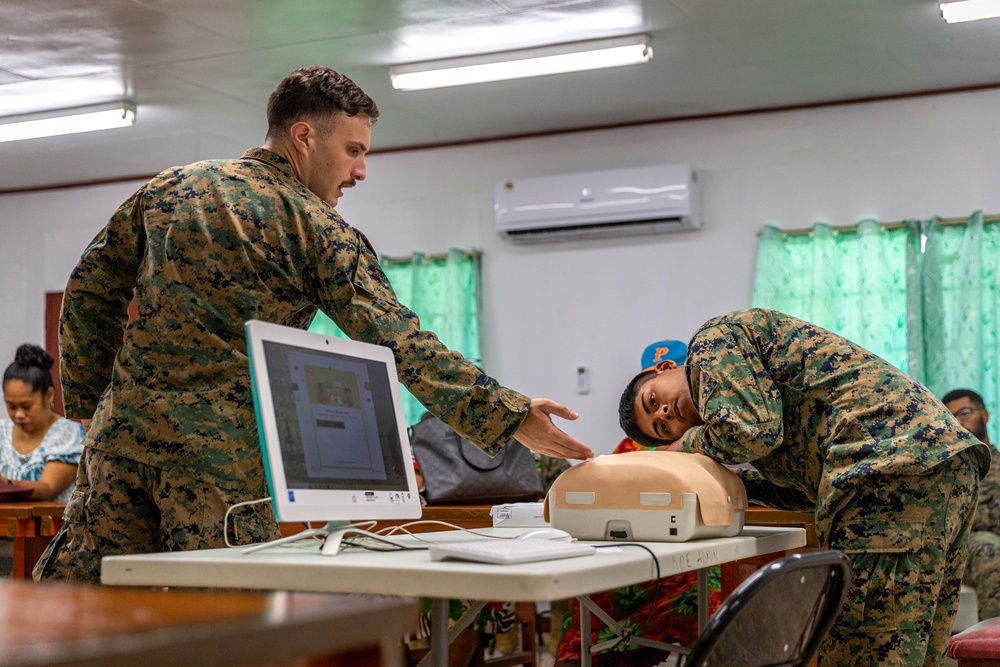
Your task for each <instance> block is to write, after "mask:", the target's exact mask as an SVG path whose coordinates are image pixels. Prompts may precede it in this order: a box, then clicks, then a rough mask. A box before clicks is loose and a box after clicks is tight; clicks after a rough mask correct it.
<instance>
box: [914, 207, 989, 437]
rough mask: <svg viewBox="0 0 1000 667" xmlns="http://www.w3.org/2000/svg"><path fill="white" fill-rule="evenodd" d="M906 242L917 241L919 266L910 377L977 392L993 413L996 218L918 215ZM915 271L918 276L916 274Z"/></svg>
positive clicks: (940, 391)
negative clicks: (945, 219)
mask: <svg viewBox="0 0 1000 667" xmlns="http://www.w3.org/2000/svg"><path fill="white" fill-rule="evenodd" d="M914 226H915V227H916V226H919V242H918V241H917V240H916V237H917V233H916V232H915V233H914V234H913V236H914V239H913V240H912V242H911V245H912V246H914V248H915V246H917V244H918V243H919V245H920V246H922V248H923V252H922V253H917V252H916V250H915V249H911V255H919V258H920V261H919V264H918V262H917V261H916V260H915V259H914V260H911V262H912V263H913V264H916V265H917V266H918V267H919V268H918V269H917V270H914V271H913V272H912V273H913V274H914V277H913V279H912V281H911V282H912V286H911V289H912V290H913V291H914V292H915V294H916V295H917V296H918V297H919V305H917V304H915V305H914V308H913V311H914V312H913V315H912V318H911V319H912V321H913V322H914V329H917V328H918V327H919V329H920V336H919V338H916V337H914V339H913V340H911V346H910V356H911V359H913V360H914V362H915V363H914V366H915V370H916V371H917V372H915V373H913V377H914V378H916V379H917V380H919V381H920V382H922V383H923V384H924V385H926V386H927V388H928V389H930V390H931V391H932V392H934V393H935V394H936V395H938V396H942V395H944V394H945V393H947V392H948V391H950V390H952V389H956V388H965V389H972V390H974V391H977V392H979V394H980V395H982V397H983V401H984V402H985V403H986V407H987V409H990V408H992V409H993V413H994V414H995V415H997V416H998V417H1000V387H998V377H997V375H998V374H997V361H998V358H1000V339H998V336H997V323H998V318H1000V302H998V294H1000V284H998V283H1000V275H998V269H1000V225H997V224H984V222H983V214H982V211H977V212H976V213H974V214H973V215H972V216H971V217H970V218H969V220H968V222H967V223H966V224H964V225H954V224H951V225H946V224H941V223H940V220H938V219H937V218H932V219H931V220H926V221H922V222H920V223H917V224H915V225H914ZM918 277H919V279H918ZM998 422H1000V419H993V420H991V421H990V422H989V423H988V430H989V435H990V440H991V441H992V442H1000V439H998V438H997V427H998Z"/></svg>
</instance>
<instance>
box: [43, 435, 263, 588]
mask: <svg viewBox="0 0 1000 667" xmlns="http://www.w3.org/2000/svg"><path fill="white" fill-rule="evenodd" d="M256 499H257V498H256V497H255V496H252V495H248V494H245V493H241V492H238V491H227V490H225V489H220V488H219V487H217V486H214V485H212V484H206V483H204V482H198V481H195V480H192V479H190V478H189V477H186V476H184V475H178V474H174V473H170V472H167V471H164V470H160V469H159V468H155V467H153V466H150V465H146V464H144V463H139V462H137V461H133V460H130V459H127V458H122V457H119V456H115V455H113V454H107V453H105V452H102V451H98V450H96V449H90V448H88V449H87V450H85V451H84V454H83V459H82V460H81V462H80V470H79V472H78V474H77V481H76V489H75V490H74V492H73V495H72V496H71V497H70V500H69V502H68V503H67V504H66V511H65V512H64V514H63V519H64V522H65V523H64V524H63V527H62V528H61V529H60V531H59V533H58V534H57V535H56V536H55V537H54V538H53V539H52V541H50V542H49V545H48V547H47V548H46V550H45V552H44V553H43V554H42V557H41V558H39V559H38V564H37V565H36V566H35V570H34V572H33V576H34V578H35V580H36V581H38V580H41V579H43V578H53V577H54V578H57V579H67V580H72V581H77V582H81V583H89V584H98V583H100V582H101V557H102V556H106V555H109V554H122V553H151V552H161V551H184V550H188V549H208V548H217V547H222V546H225V543H226V539H225V537H224V536H223V523H224V522H223V520H222V517H224V516H225V514H226V510H227V509H229V508H230V507H231V506H232V505H235V504H237V503H242V502H247V501H251V500H256ZM226 524H227V525H226V535H227V536H228V539H229V543H230V544H239V545H243V544H254V543H259V542H266V541H269V540H274V539H277V538H279V537H280V536H281V534H280V533H279V531H278V525H277V523H275V520H274V513H273V511H272V510H271V505H270V503H257V504H254V505H244V506H242V507H238V508H236V509H235V510H233V511H232V512H231V513H230V516H229V519H228V522H226Z"/></svg>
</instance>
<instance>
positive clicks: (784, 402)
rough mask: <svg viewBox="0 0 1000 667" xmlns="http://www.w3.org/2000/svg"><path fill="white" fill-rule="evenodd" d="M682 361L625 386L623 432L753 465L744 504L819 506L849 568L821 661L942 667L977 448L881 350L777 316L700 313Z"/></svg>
mask: <svg viewBox="0 0 1000 667" xmlns="http://www.w3.org/2000/svg"><path fill="white" fill-rule="evenodd" d="M686 361H687V363H686V365H685V366H677V364H675V363H674V362H673V361H664V362H661V363H660V364H658V365H657V366H656V368H654V370H652V371H648V372H645V373H643V374H640V375H639V376H637V377H636V378H635V379H633V380H632V382H630V383H629V386H628V387H627V388H626V390H625V392H624V394H623V395H622V401H621V405H620V407H619V412H620V416H621V422H622V427H623V428H624V429H625V432H626V433H627V434H628V435H629V436H630V437H632V438H633V439H635V440H637V441H640V442H643V443H649V444H663V443H671V446H670V448H671V449H674V450H678V451H685V452H699V453H701V454H705V455H707V456H710V457H711V458H713V459H715V460H717V461H719V462H721V463H724V464H728V465H736V464H743V463H752V465H753V469H747V470H739V471H737V472H738V473H739V474H740V477H741V478H742V479H743V481H744V483H745V484H746V487H747V492H748V495H749V497H750V498H751V499H753V500H754V501H756V502H759V503H762V504H764V505H768V506H771V507H777V508H781V509H786V510H797V511H812V512H815V516H816V532H817V535H818V536H819V539H820V542H821V543H822V544H824V545H825V546H827V547H829V548H831V549H838V550H840V551H843V552H845V553H847V554H848V555H849V556H850V558H851V561H852V564H853V567H854V575H853V582H852V584H851V586H850V588H849V590H848V597H847V600H846V602H845V606H844V608H843V610H842V612H841V614H840V616H839V618H838V619H837V621H836V624H835V625H834V628H833V630H832V632H831V633H830V635H829V636H828V637H827V638H826V640H825V641H824V642H823V645H822V646H821V648H820V654H819V659H820V665H880V666H886V665H888V666H898V667H904V666H905V667H911V666H913V665H921V664H924V665H938V664H942V663H943V661H944V650H945V648H946V646H947V642H948V637H949V632H950V628H951V624H952V619H953V617H954V615H955V611H956V608H957V604H958V591H959V583H960V580H961V576H962V570H963V568H964V567H965V556H966V545H967V542H968V535H969V531H970V529H971V526H972V514H973V509H974V508H975V504H976V493H977V489H978V486H979V478H980V476H981V474H985V472H986V471H987V470H988V468H989V463H990V459H989V451H988V449H987V448H986V446H985V445H983V444H982V443H980V442H979V441H978V440H976V439H975V438H974V437H973V436H972V434H971V433H969V432H968V431H966V430H965V429H963V428H962V427H961V426H960V425H959V424H958V422H957V421H956V420H955V418H954V417H952V415H951V413H950V412H948V410H947V409H946V408H945V407H944V405H943V404H942V403H941V402H940V401H938V400H937V399H936V398H935V397H934V396H933V395H932V394H931V393H930V392H929V391H927V389H925V388H924V387H923V386H921V385H920V384H918V383H916V382H914V381H913V380H911V379H910V378H909V377H908V376H907V375H905V374H904V373H902V372H900V371H899V370H897V369H896V368H895V367H893V366H892V365H890V364H888V363H887V362H885V361H884V360H883V359H880V358H879V357H877V356H875V355H873V354H871V353H870V352H868V351H867V350H864V349H863V348H861V347H859V346H857V345H855V344H854V343H852V342H850V341H848V340H846V339H844V338H841V337H840V336H837V335H835V334H833V333H830V332H829V331H826V330H824V329H821V328H819V327H816V326H813V325H811V324H809V323H807V322H803V321H802V320H798V319H795V318H793V317H789V316H787V315H784V314H782V313H778V312H775V311H770V310H761V309H754V310H747V311H739V312H735V313H730V314H728V315H723V316H721V317H717V318H715V319H712V320H710V321H708V322H707V323H705V324H704V325H703V326H702V327H701V328H700V329H699V331H698V332H697V333H696V334H695V335H694V337H693V338H692V340H691V343H690V345H689V347H688V355H687V360H686Z"/></svg>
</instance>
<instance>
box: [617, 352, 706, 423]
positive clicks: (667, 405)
mask: <svg viewBox="0 0 1000 667" xmlns="http://www.w3.org/2000/svg"><path fill="white" fill-rule="evenodd" d="M655 371H656V375H654V376H653V377H652V378H650V379H649V380H647V381H646V384H644V385H642V387H640V389H639V391H638V393H637V394H636V398H635V406H634V410H635V423H636V425H637V426H638V427H639V430H640V431H642V432H643V433H644V434H646V435H647V436H649V437H650V438H653V439H655V440H667V441H672V440H677V439H678V438H680V437H681V436H682V435H684V432H685V431H687V430H688V429H689V428H691V427H692V426H698V425H699V424H704V423H705V422H704V421H702V418H701V415H699V414H698V411H697V410H696V409H695V407H694V401H692V400H691V388H690V387H689V386H688V383H687V378H686V377H685V375H684V367H683V366H678V365H677V364H676V363H674V362H673V361H670V360H667V361H661V362H660V363H658V364H657V365H656V367H655Z"/></svg>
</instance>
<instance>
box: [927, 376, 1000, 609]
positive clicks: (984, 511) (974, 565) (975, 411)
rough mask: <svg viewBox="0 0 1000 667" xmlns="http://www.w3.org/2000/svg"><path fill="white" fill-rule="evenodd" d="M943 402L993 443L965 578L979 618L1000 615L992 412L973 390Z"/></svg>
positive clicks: (999, 485) (998, 469) (999, 489)
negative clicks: (988, 426)
mask: <svg viewBox="0 0 1000 667" xmlns="http://www.w3.org/2000/svg"><path fill="white" fill-rule="evenodd" d="M941 401H942V402H943V403H944V404H945V407H947V408H948V409H949V410H950V411H951V414H953V415H955V418H956V419H958V423H959V424H961V425H962V426H963V427H964V428H965V429H966V430H967V431H969V432H970V433H972V435H974V436H976V437H977V438H979V439H980V440H982V441H983V443H984V444H986V445H989V447H990V455H991V456H992V457H993V465H991V466H990V472H989V474H988V475H986V477H984V478H983V481H982V482H981V483H980V484H979V504H978V505H977V506H976V517H975V519H974V520H973V522H972V534H971V535H970V536H969V560H968V562H966V564H965V576H964V577H963V578H962V581H963V582H965V583H966V584H968V585H969V586H971V587H972V588H974V589H975V591H976V602H977V604H978V605H979V619H980V620H983V619H987V618H995V617H996V616H1000V534H998V533H1000V451H997V449H996V447H994V446H993V445H992V444H991V443H990V436H989V434H988V433H987V432H986V424H987V422H989V420H990V413H989V412H987V410H986V404H985V403H983V397H982V396H980V395H979V394H977V393H976V392H974V391H972V390H971V389H955V390H954V391H949V392H948V393H947V394H945V395H944V398H942V399H941Z"/></svg>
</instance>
